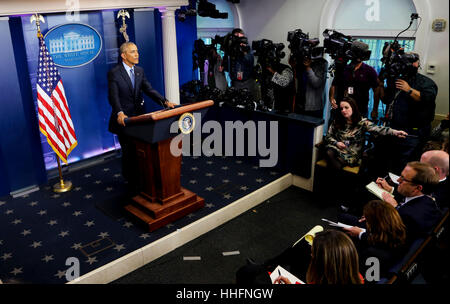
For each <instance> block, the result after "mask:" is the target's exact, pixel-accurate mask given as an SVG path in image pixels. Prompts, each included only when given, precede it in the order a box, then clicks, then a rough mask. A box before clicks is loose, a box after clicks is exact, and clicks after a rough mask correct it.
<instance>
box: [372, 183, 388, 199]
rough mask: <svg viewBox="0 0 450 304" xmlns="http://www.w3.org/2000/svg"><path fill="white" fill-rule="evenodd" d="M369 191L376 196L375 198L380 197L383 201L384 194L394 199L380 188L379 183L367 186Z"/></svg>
mask: <svg viewBox="0 0 450 304" xmlns="http://www.w3.org/2000/svg"><path fill="white" fill-rule="evenodd" d="M366 188H367V190H369V192H370V193H372V194H374V195H375V196H377V197H379V198H380V199H381V200H382V199H383V193H384V192H385V193H387V194H389V195H390V196H392V197H394V196H393V195H392V193H390V192H388V191H386V190H384V189H382V188H380V187H378V185H377V183H375V182H371V183H370V184H368V185H366Z"/></svg>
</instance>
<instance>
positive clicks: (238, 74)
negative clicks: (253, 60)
mask: <svg viewBox="0 0 450 304" xmlns="http://www.w3.org/2000/svg"><path fill="white" fill-rule="evenodd" d="M243 78H244V72H241V71H239V72H237V80H242V79H243Z"/></svg>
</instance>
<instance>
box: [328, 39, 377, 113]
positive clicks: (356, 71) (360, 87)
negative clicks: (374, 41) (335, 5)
mask: <svg viewBox="0 0 450 304" xmlns="http://www.w3.org/2000/svg"><path fill="white" fill-rule="evenodd" d="M350 57H351V59H352V61H351V62H350V64H348V65H347V66H345V68H344V70H343V71H342V74H341V75H336V76H337V77H335V78H334V79H333V83H332V87H331V88H330V95H329V99H330V103H331V106H332V107H333V109H337V107H338V105H337V103H336V100H342V98H343V97H345V96H349V97H352V98H353V99H355V100H356V103H357V106H358V109H359V111H360V113H361V115H362V116H363V117H366V118H367V117H368V105H369V90H370V89H372V90H373V92H374V100H375V103H376V104H378V99H379V97H378V95H379V94H378V92H379V90H378V86H379V85H378V76H377V72H376V71H375V69H374V68H372V67H371V66H369V65H367V64H365V63H364V62H363V61H365V60H368V59H369V57H370V51H369V46H368V45H367V44H365V43H364V42H362V41H358V40H355V41H352V44H351V48H350ZM341 77H342V78H341ZM371 116H373V115H371Z"/></svg>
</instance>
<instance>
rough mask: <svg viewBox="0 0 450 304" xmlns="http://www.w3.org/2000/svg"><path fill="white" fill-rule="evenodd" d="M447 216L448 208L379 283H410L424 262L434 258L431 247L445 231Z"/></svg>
mask: <svg viewBox="0 0 450 304" xmlns="http://www.w3.org/2000/svg"><path fill="white" fill-rule="evenodd" d="M448 217H449V209H448V208H446V209H445V210H444V215H443V216H442V218H441V220H440V221H439V222H438V223H437V224H436V225H435V227H434V228H433V229H432V230H431V232H430V233H429V235H428V236H427V237H425V238H420V239H417V240H415V241H414V242H413V243H412V244H411V246H410V248H409V250H408V253H407V254H406V255H405V256H404V257H403V259H402V260H401V261H399V263H397V264H396V265H394V266H393V267H391V269H390V271H389V272H390V273H391V274H392V276H391V277H390V278H382V279H381V280H380V281H379V282H378V283H379V284H405V283H410V282H411V281H412V280H413V279H414V278H415V277H416V276H417V275H418V274H419V272H420V271H421V269H422V268H423V266H424V264H425V263H426V262H427V261H430V259H433V258H434V255H432V254H430V253H433V249H434V248H436V246H437V244H438V242H439V241H440V240H441V239H442V237H443V235H444V232H446V231H445V230H446V225H447V221H448Z"/></svg>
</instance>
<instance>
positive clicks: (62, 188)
mask: <svg viewBox="0 0 450 304" xmlns="http://www.w3.org/2000/svg"><path fill="white" fill-rule="evenodd" d="M56 160H57V161H58V171H59V183H56V184H54V185H53V191H54V192H57V193H62V192H68V191H70V190H71V189H72V182H70V181H66V182H64V180H63V177H62V170H61V161H60V160H59V156H58V155H56Z"/></svg>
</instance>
